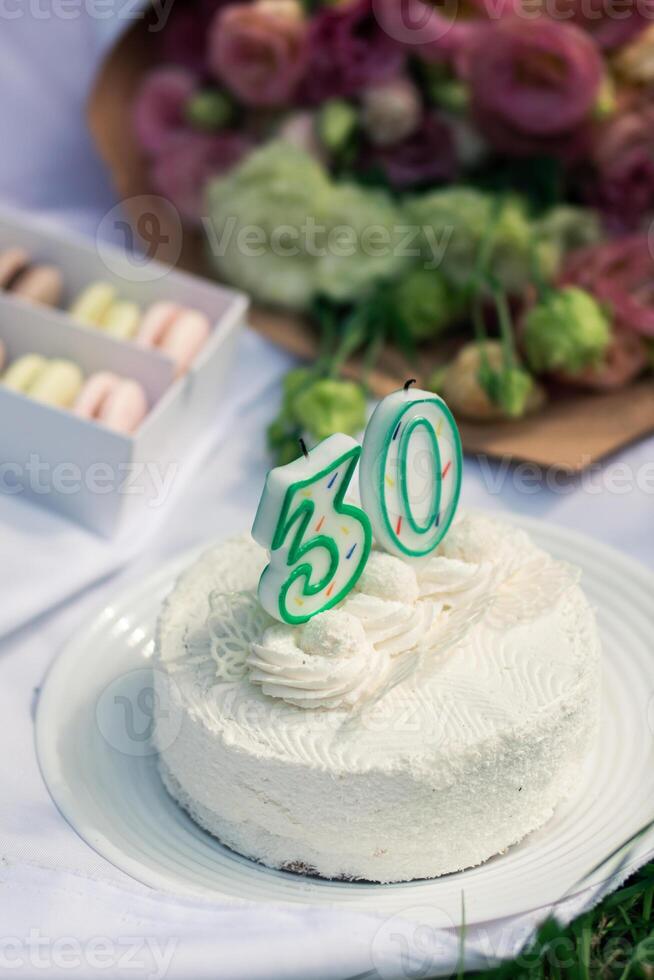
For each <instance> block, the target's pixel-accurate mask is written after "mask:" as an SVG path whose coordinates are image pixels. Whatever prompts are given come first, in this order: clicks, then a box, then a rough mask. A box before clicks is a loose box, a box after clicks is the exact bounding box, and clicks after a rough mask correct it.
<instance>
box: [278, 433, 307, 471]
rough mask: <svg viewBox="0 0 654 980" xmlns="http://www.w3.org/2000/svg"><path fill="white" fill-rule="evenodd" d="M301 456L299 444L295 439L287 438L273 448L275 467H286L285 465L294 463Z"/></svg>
mask: <svg viewBox="0 0 654 980" xmlns="http://www.w3.org/2000/svg"><path fill="white" fill-rule="evenodd" d="M301 455H302V450H301V449H300V443H299V442H298V440H297V439H293V438H288V439H285V440H284V442H282V443H280V444H279V445H278V446H276V447H275V466H286V465H287V463H294V462H295V460H296V459H299V458H300V456H301Z"/></svg>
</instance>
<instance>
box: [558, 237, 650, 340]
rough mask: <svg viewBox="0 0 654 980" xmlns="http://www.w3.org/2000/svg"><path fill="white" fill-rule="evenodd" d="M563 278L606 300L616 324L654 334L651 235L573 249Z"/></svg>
mask: <svg viewBox="0 0 654 980" xmlns="http://www.w3.org/2000/svg"><path fill="white" fill-rule="evenodd" d="M562 281H563V282H564V283H566V284H572V285H576V286H581V287H582V289H587V290H588V291H589V292H590V293H593V295H594V296H596V297H597V299H598V300H599V301H600V302H601V303H606V304H607V305H608V306H609V307H610V309H611V311H612V313H613V318H614V322H615V325H616V327H618V328H620V329H621V330H625V331H627V332H631V333H636V334H641V335H642V336H644V337H654V257H653V253H652V249H651V247H650V242H649V241H648V238H647V235H625V236H623V237H621V238H616V239H614V240H613V241H611V242H606V243H603V244H599V245H591V246H589V247H588V248H582V249H579V250H578V251H576V252H573V253H572V254H571V255H569V256H568V258H567V259H566V263H565V267H564V270H563V275H562Z"/></svg>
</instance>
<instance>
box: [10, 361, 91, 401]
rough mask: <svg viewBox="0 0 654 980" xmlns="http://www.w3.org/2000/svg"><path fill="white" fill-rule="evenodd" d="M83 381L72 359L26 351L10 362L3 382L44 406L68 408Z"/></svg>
mask: <svg viewBox="0 0 654 980" xmlns="http://www.w3.org/2000/svg"><path fill="white" fill-rule="evenodd" d="M83 380H84V379H83V376H82V372H81V370H80V368H79V367H78V365H77V364H75V362H74V361H68V360H65V359H63V358H53V359H52V360H48V359H47V358H45V357H41V356H40V354H25V355H23V357H19V358H18V359H17V360H16V361H14V362H13V364H11V365H10V367H9V368H8V369H7V371H6V372H5V374H4V376H3V378H2V383H3V384H4V385H6V387H8V388H11V389H12V390H13V391H20V392H22V393H23V394H25V395H29V396H30V398H35V399H36V400H37V401H40V402H44V403H45V404H46V405H54V406H57V407H59V408H68V407H70V406H71V405H72V404H73V402H74V401H75V399H76V397H77V395H78V394H79V391H80V388H81V387H82V382H83Z"/></svg>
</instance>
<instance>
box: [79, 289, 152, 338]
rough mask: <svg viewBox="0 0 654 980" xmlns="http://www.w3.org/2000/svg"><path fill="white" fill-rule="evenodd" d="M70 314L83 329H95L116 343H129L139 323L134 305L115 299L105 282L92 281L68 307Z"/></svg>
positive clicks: (138, 313) (139, 316)
mask: <svg viewBox="0 0 654 980" xmlns="http://www.w3.org/2000/svg"><path fill="white" fill-rule="evenodd" d="M69 312H70V315H71V316H72V318H73V319H74V320H76V321H77V323H79V324H81V325H82V326H85V327H96V328H97V329H98V330H102V331H103V332H104V333H108V334H110V335H111V336H112V337H117V338H118V339H119V340H131V339H132V338H133V337H134V335H135V334H136V332H137V330H138V328H139V323H140V322H141V309H140V307H139V306H138V305H137V304H136V303H130V302H127V301H124V300H119V299H117V297H116V290H115V289H114V287H113V286H112V285H111V283H108V282H92V283H91V284H90V286H87V288H86V289H84V290H83V291H82V292H81V293H80V294H79V296H78V297H77V299H76V300H75V302H74V303H73V305H72V306H71V308H70V311H69Z"/></svg>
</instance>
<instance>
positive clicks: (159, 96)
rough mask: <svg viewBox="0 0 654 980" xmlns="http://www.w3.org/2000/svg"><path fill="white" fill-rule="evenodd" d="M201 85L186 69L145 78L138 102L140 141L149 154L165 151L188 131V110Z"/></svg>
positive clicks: (162, 71) (136, 114)
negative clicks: (173, 140)
mask: <svg viewBox="0 0 654 980" xmlns="http://www.w3.org/2000/svg"><path fill="white" fill-rule="evenodd" d="M196 85H197V81H196V78H195V76H194V75H192V74H191V73H190V72H188V71H186V69H184V68H158V69H156V70H155V71H153V72H150V73H149V74H148V75H146V76H145V81H144V82H143V83H142V85H141V87H140V89H139V91H138V93H137V95H136V99H135V101H134V106H133V109H132V117H133V120H134V130H135V132H136V138H137V140H138V142H139V143H140V145H141V147H142V148H143V149H144V150H146V151H147V152H148V153H159V152H160V151H161V149H162V148H163V147H164V146H165V145H166V144H167V143H169V142H170V140H171V138H175V137H176V136H178V135H180V133H184V132H185V131H186V129H187V128H188V124H187V121H186V106H187V104H188V101H189V99H190V98H191V96H192V95H193V93H194V92H195V89H196Z"/></svg>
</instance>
